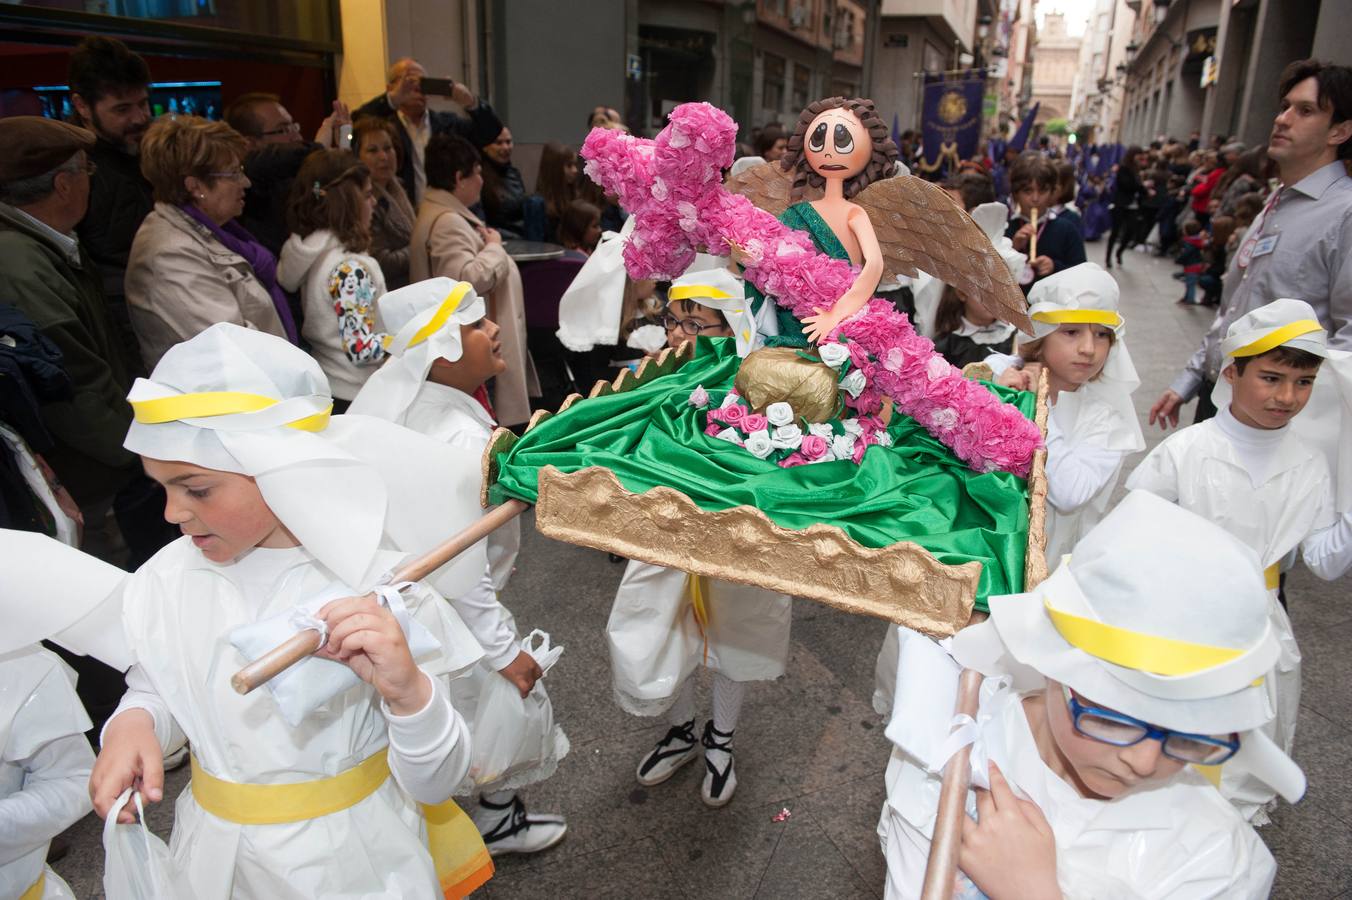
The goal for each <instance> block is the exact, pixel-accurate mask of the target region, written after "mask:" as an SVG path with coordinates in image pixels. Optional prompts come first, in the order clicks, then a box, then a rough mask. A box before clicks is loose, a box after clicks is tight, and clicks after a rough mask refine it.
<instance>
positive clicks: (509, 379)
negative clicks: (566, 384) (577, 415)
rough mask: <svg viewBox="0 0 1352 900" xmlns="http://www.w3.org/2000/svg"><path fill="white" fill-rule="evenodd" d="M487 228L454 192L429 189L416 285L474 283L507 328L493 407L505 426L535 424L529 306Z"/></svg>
mask: <svg viewBox="0 0 1352 900" xmlns="http://www.w3.org/2000/svg"><path fill="white" fill-rule="evenodd" d="M482 225H483V222H481V221H480V220H479V219H478V217H476V216H475V215H474V213H472V212H470V211H469V208H468V207H467V206H465V204H463V203H461V202H460V201H459V200H457V199H456V198H455V195H453V194H452V193H451V192H450V191H445V190H441V189H440V188H428V189H427V194H426V196H424V197H423V201H422V203H420V204H419V205H418V220H417V221H416V222H414V223H413V238H412V241H411V246H410V248H409V254H408V274H409V281H410V282H417V281H422V280H423V279H425V278H434V277H436V276H438V275H444V276H446V277H447V278H454V279H455V280H457V281H468V282H469V283H470V284H472V285H474V290H475V291H477V292H478V293H479V294H480V295H481V296H483V297H484V298H485V300H486V302H487V304H488V317H489V318H490V319H492V320H493V321H494V322H496V323H497V325H498V327H499V328H501V329H502V333H501V335H500V336H499V340H500V341H501V342H502V355H503V358H504V359H506V360H507V371H505V372H503V373H502V374H501V375H499V376H498V378H497V381H496V383H495V386H494V390H493V408H494V411H495V412H496V413H497V416H498V424H500V425H519V424H521V423H522V422H526V421H528V420H529V419H530V412H531V410H530V398H531V397H538V396H540V381H539V379H538V378H536V375H535V363H534V361H532V360H531V357H530V351H529V350H528V349H527V348H526V306H525V297H524V293H523V291H522V290H521V273H520V272H518V271H517V268H516V263H514V262H512V258H511V257H510V256H508V255H507V251H506V250H504V249H503V248H502V245H501V244H489V243H487V242H486V241H485V240H484V239H483V238H482V237H481V236H480V235H479V231H478V228H479V227H481V226H482Z"/></svg>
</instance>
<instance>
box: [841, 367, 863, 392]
mask: <svg viewBox="0 0 1352 900" xmlns="http://www.w3.org/2000/svg"><path fill="white" fill-rule="evenodd" d="M866 387H868V379H867V378H865V377H864V373H863V372H861V371H859V370H858V369H855V370H854V371H853V372H851V373H850V374H848V375H846V376H845V377H844V378H842V379H841V380H840V389H841V390H842V391H844V392H845V393H847V394H849V395H850V396H851V397H858V396H859V395H860V394H862V393H863V392H864V388H866Z"/></svg>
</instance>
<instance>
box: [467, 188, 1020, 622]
mask: <svg viewBox="0 0 1352 900" xmlns="http://www.w3.org/2000/svg"><path fill="white" fill-rule="evenodd" d="M780 218H781V221H783V222H785V224H788V225H790V226H792V227H794V228H798V229H801V230H804V231H807V232H808V233H810V234H811V235H812V237H813V240H814V241H815V242H816V244H817V247H818V249H819V250H820V251H821V252H823V253H826V254H829V255H831V256H833V257H835V258H837V259H844V258H847V257H846V254H845V251H844V248H843V247H842V246H841V245H840V242H839V241H838V240H837V239H836V237H835V235H834V234H833V233H832V232H831V230H830V228H829V227H828V226H827V225H826V223H825V222H824V221H823V220H822V219H821V217H820V216H819V215H817V213H816V211H815V210H813V209H812V207H811V206H809V205H808V204H806V203H799V204H796V205H794V206H791V207H789V209H788V210H786V211H785V213H784V215H783V216H781V217H780ZM753 293H754V298H753V299H757V300H760V299H762V298H761V297H760V295H759V293H758V292H755V289H754V288H752V287H750V286H749V285H748V294H753ZM779 318H780V330H781V333H786V334H787V335H788V336H791V335H793V334H794V333H796V334H797V335H799V336H800V338H801V335H802V326H801V324H799V323H798V321H797V319H795V318H793V316H792V315H790V314H789V313H787V312H786V311H783V310H782V309H781V310H780V313H779ZM740 362H741V360H740V358H739V357H738V356H737V352H736V348H735V346H734V341H733V340H732V339H731V338H714V339H709V338H699V339H698V340H697V341H696V349H695V357H694V358H693V359H692V360H690V361H689V362H687V363H686V364H685V365H684V366H682V367H681V368H680V369H679V370H677V371H676V372H673V373H672V374H670V375H666V376H663V377H661V378H658V379H655V380H653V381H651V382H649V383H647V384H644V385H642V386H640V387H638V388H636V389H634V390H631V391H627V392H625V393H622V394H612V395H608V396H605V397H598V398H596V399H591V400H587V401H585V402H581V403H576V404H574V405H573V406H572V407H570V408H569V409H567V410H566V411H564V412H562V413H559V414H558V415H555V416H551V417H550V418H548V419H545V420H544V421H543V422H541V423H540V424H539V425H537V426H536V427H535V428H532V429H531V430H530V431H528V432H526V434H525V435H523V436H522V438H521V439H520V440H519V441H517V442H516V444H514V445H513V446H512V447H511V448H510V449H509V450H508V451H507V452H506V453H504V454H501V456H500V458H499V460H498V462H499V467H500V474H499V478H498V481H497V483H496V484H495V485H494V486H493V488H492V490H491V499H492V500H493V502H494V503H501V502H503V501H504V500H506V499H507V498H509V497H515V498H518V499H521V500H525V501H527V502H531V503H534V502H535V499H536V477H537V475H538V473H539V470H540V469H541V468H542V467H544V466H547V465H551V466H554V467H556V468H558V469H560V470H562V471H564V472H575V471H577V470H579V469H583V468H587V467H589V466H605V467H606V468H608V469H610V470H611V471H612V472H613V473H614V474H615V476H616V477H617V478H618V479H619V481H620V483H621V484H623V485H624V487H625V488H626V489H628V490H629V491H632V492H634V493H641V492H643V491H646V490H649V489H650V488H653V487H658V486H664V487H671V488H675V489H677V490H679V491H681V492H682V493H684V494H685V495H686V496H688V497H689V498H690V499H691V500H693V501H694V502H695V503H696V504H697V505H698V506H700V507H701V508H703V509H709V510H718V509H727V508H729V507H733V506H740V505H742V504H747V505H751V506H755V507H756V508H758V509H760V510H761V511H762V512H763V513H765V515H766V516H768V517H769V518H770V519H771V520H772V521H774V522H775V523H776V524H778V525H780V526H782V527H784V528H794V529H801V528H806V527H807V526H809V525H813V524H816V523H825V524H829V525H837V526H839V527H840V528H842V529H843V530H844V531H845V532H846V533H848V534H849V535H850V537H852V538H854V539H855V540H856V541H858V542H859V543H861V544H863V545H864V546H866V547H884V546H887V545H888V544H892V543H896V542H897V541H913V542H915V543H917V544H919V545H920V546H922V547H924V548H925V549H926V550H928V551H929V552H930V553H932V554H933V555H934V556H935V557H936V558H937V559H939V560H940V561H941V562H944V563H948V564H952V565H958V564H961V563H965V562H969V561H972V560H975V561H978V562H980V563H982V575H981V582H980V585H979V586H978V589H977V605H978V607H979V608H981V609H984V608H985V598H986V597H987V596H989V595H991V594H1004V593H1016V592H1018V591H1021V590H1022V588H1023V562H1024V550H1025V545H1026V543H1027V534H1028V501H1027V485H1026V482H1025V481H1024V479H1022V478H1020V477H1018V476H1016V475H1011V474H1009V473H1007V472H991V473H986V474H979V473H977V472H973V471H972V470H971V469H969V468H967V466H965V465H964V464H963V463H962V462H960V461H959V460H958V459H957V457H955V456H954V455H953V454H952V452H951V451H950V450H949V449H948V448H947V447H945V446H944V445H943V444H941V443H940V442H939V441H937V440H936V439H934V438H933V437H931V436H930V435H929V433H928V432H926V431H925V430H924V429H923V428H921V427H920V426H919V425H918V424H916V422H915V421H914V420H913V419H911V418H910V417H908V416H904V415H901V414H894V415H893V417H892V424H891V426H890V427H889V428H888V433H889V434H890V435H891V436H892V440H893V446H891V447H881V446H875V447H869V449H868V451H867V452H866V453H865V454H864V458H863V461H862V462H861V463H860V464H859V465H855V464H854V463H852V462H843V461H841V462H827V463H818V464H814V465H806V466H795V467H793V468H788V469H783V468H780V467H779V466H777V465H775V464H774V463H771V462H767V461H765V460H761V459H757V458H756V457H754V456H752V455H751V454H750V453H748V452H747V451H746V450H744V449H742V448H741V447H738V446H735V445H733V444H731V443H728V442H727V441H722V440H718V439H716V438H712V437H708V436H706V435H705V434H704V424H705V423H704V416H703V410H701V409H697V408H695V407H693V406H691V405H690V402H689V398H690V393H691V392H692V391H693V390H694V389H695V388H696V387H699V386H701V385H702V386H703V387H704V388H705V390H706V391H708V393H709V395H710V397H711V398H712V405H713V406H717V405H718V404H719V403H721V402H722V400H723V396H724V395H725V394H726V392H727V391H728V390H730V389H731V388H732V385H733V380H734V378H735V377H736V375H737V367H738V365H739V364H740ZM990 388H991V390H993V391H995V392H996V393H997V394H998V395H999V396H1000V397H1002V398H1003V399H1005V400H1006V401H1007V402H1010V403H1013V404H1014V405H1015V406H1017V407H1018V408H1019V410H1020V411H1021V412H1022V413H1023V414H1024V415H1026V416H1029V417H1030V418H1031V417H1032V415H1033V410H1034V404H1035V400H1034V397H1033V395H1032V394H1030V393H1027V392H1023V391H1013V390H1009V389H1006V388H1002V387H997V386H994V385H991V386H990ZM804 565H805V566H807V565H810V563H809V562H807V561H806V560H805V561H804Z"/></svg>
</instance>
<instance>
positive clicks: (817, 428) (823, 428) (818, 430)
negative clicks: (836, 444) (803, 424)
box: [807, 422, 836, 441]
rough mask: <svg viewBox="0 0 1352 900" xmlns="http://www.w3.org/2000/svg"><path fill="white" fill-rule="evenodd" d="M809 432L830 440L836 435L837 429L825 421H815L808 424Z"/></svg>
mask: <svg viewBox="0 0 1352 900" xmlns="http://www.w3.org/2000/svg"><path fill="white" fill-rule="evenodd" d="M807 433H808V434H815V435H816V436H817V437H819V438H822V439H824V440H828V441H829V440H831V438H833V437H835V436H836V430H835V429H834V428H832V427H831V426H830V425H828V424H826V423H825V422H813V423H812V424H811V425H809V426H807Z"/></svg>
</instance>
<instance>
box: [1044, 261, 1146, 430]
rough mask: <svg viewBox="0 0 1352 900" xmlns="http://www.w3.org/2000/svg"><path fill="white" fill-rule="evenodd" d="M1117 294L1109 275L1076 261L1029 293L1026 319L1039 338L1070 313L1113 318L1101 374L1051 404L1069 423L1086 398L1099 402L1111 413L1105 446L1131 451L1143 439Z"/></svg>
mask: <svg viewBox="0 0 1352 900" xmlns="http://www.w3.org/2000/svg"><path fill="white" fill-rule="evenodd" d="M1120 299H1121V292H1120V291H1119V290H1118V287H1117V282H1116V281H1115V280H1114V279H1113V276H1112V275H1109V274H1108V273H1107V272H1105V271H1104V270H1103V269H1102V268H1101V267H1100V266H1099V265H1098V264H1097V263H1091V262H1087V263H1080V264H1079V265H1078V266H1071V267H1070V268H1069V269H1063V270H1061V271H1060V272H1056V273H1054V274H1052V275H1049V276H1047V277H1046V278H1044V279H1042V280H1041V281H1039V282H1038V283H1037V284H1035V285H1033V288H1032V290H1030V291H1029V292H1028V315H1029V318H1031V319H1032V320H1033V338H1034V339H1036V338H1044V337H1046V336H1047V335H1049V334H1051V333H1052V332H1053V331H1056V330H1057V329H1058V328H1060V327H1061V324H1062V323H1061V322H1057V321H1048V320H1049V319H1056V318H1058V317H1060V316H1062V315H1065V314H1068V313H1070V312H1071V311H1073V310H1088V311H1091V312H1097V313H1102V314H1104V315H1105V316H1106V317H1112V318H1114V319H1115V322H1116V323H1115V324H1113V323H1108V324H1107V325H1106V326H1105V327H1108V328H1111V329H1112V330H1113V333H1114V334H1115V335H1116V338H1115V340H1114V341H1113V346H1112V348H1111V349H1109V350H1108V358H1107V360H1106V361H1105V362H1104V364H1103V371H1102V372H1101V373H1100V374H1099V377H1098V378H1096V379H1094V380H1093V381H1091V382H1089V383H1087V384H1084V385H1081V386H1080V389H1079V390H1077V391H1073V392H1067V391H1062V392H1061V395H1060V396H1059V397H1058V398H1057V400H1056V409H1057V411H1058V412H1059V415H1058V418H1060V417H1061V416H1066V417H1067V418H1066V419H1065V420H1064V421H1067V422H1073V421H1074V418H1072V417H1073V416H1075V415H1076V414H1077V412H1078V409H1079V408H1080V407H1082V406H1083V405H1084V404H1087V403H1088V402H1089V401H1091V400H1095V399H1098V400H1101V401H1103V402H1105V403H1107V404H1108V406H1109V407H1111V409H1112V411H1113V422H1112V425H1111V431H1110V433H1109V435H1108V437H1107V442H1106V444H1105V446H1106V447H1107V449H1109V450H1120V451H1123V452H1129V453H1134V452H1136V451H1138V450H1144V449H1145V435H1144V434H1142V433H1141V423H1140V421H1139V420H1138V419H1137V418H1136V407H1135V406H1134V405H1133V404H1132V402H1131V395H1132V393H1133V392H1134V391H1135V390H1136V389H1137V388H1138V387H1140V386H1141V378H1140V376H1139V375H1137V374H1136V366H1135V365H1134V364H1133V363H1132V361H1131V353H1130V351H1128V350H1127V344H1126V341H1125V340H1124V338H1125V336H1126V325H1125V323H1124V321H1123V319H1122V315H1121V312H1120V309H1119V306H1120Z"/></svg>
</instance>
